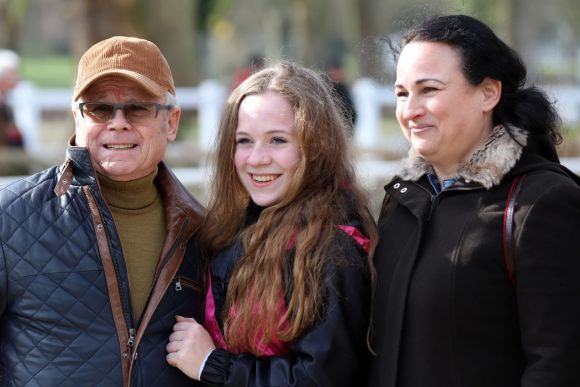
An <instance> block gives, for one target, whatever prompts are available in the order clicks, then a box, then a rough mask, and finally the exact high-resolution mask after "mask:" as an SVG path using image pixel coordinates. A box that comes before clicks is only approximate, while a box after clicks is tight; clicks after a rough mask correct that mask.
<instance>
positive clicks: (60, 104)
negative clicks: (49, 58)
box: [10, 80, 226, 154]
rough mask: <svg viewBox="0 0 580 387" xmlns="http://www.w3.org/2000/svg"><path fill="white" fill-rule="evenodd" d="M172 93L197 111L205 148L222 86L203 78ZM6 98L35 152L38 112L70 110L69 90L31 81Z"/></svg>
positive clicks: (214, 127)
mask: <svg viewBox="0 0 580 387" xmlns="http://www.w3.org/2000/svg"><path fill="white" fill-rule="evenodd" d="M176 94H177V101H178V103H179V105H180V106H181V108H182V109H184V110H197V111H198V115H197V119H198V125H199V128H200V131H199V138H198V142H199V144H200V146H201V147H202V148H203V149H207V148H208V147H209V145H210V143H211V141H212V140H213V137H214V135H215V133H216V131H217V129H218V126H219V120H220V117H221V111H222V107H223V102H224V101H225V98H226V89H225V88H224V87H223V86H222V85H221V84H220V83H219V82H217V81H215V80H207V81H204V82H201V83H200V84H199V86H198V87H188V88H185V87H181V88H180V87H178V88H177V89H176ZM10 100H11V103H12V106H13V107H14V113H15V119H16V122H17V123H18V125H19V127H20V129H21V131H22V135H23V136H24V140H25V145H26V150H27V151H28V152H30V153H31V154H36V152H38V151H40V150H41V149H42V143H41V139H42V136H41V133H40V130H41V128H42V125H41V120H42V112H43V111H61V112H68V111H71V109H72V89H69V88H62V89H42V88H38V87H36V86H35V85H34V84H32V83H31V82H27V81H22V82H20V83H19V84H18V86H17V87H16V89H15V90H14V91H13V92H12V93H11V95H10ZM71 119H72V118H71Z"/></svg>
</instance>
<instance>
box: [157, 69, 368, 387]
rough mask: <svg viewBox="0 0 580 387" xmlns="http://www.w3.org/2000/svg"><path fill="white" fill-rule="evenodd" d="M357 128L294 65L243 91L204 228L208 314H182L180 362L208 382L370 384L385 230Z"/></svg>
mask: <svg viewBox="0 0 580 387" xmlns="http://www.w3.org/2000/svg"><path fill="white" fill-rule="evenodd" d="M348 125H349V123H347V122H346V120H345V119H344V118H343V116H342V115H341V113H340V111H339V110H338V109H337V106H336V104H335V103H334V101H333V97H332V94H331V92H330V90H329V87H328V84H327V83H326V82H325V81H324V80H323V79H322V78H321V77H320V76H319V75H318V74H316V73H315V72H313V71H311V70H308V69H306V68H304V67H302V66H299V65H296V64H293V63H290V62H281V63H279V64H277V65H275V66H272V67H269V68H266V69H263V70H261V71H259V72H258V73H256V74H254V75H252V76H250V77H249V78H248V79H246V80H245V81H244V82H243V83H242V84H241V85H240V86H238V87H237V88H236V89H235V90H234V91H233V93H232V94H231V96H230V97H229V99H228V101H227V103H226V107H225V110H224V114H223V117H222V124H221V127H220V131H219V134H218V139H217V144H216V145H217V147H216V149H215V153H214V156H215V157H214V162H215V165H214V167H215V169H214V170H215V173H214V176H213V179H212V195H211V196H210V197H211V201H210V204H209V206H208V210H207V215H206V218H205V221H204V223H203V225H202V231H201V232H202V244H203V246H204V248H205V252H206V254H207V256H208V257H209V268H208V272H209V274H208V281H207V282H208V283H207V294H206V307H205V321H204V322H203V326H202V325H200V324H198V323H197V322H195V321H194V320H193V319H185V318H182V317H178V318H177V324H176V325H175V327H174V332H173V334H172V335H171V337H170V342H169V344H168V346H167V350H168V356H167V360H168V362H169V363H170V364H172V365H174V366H176V367H179V368H180V369H181V370H182V371H183V372H184V373H186V374H187V375H188V376H190V377H192V378H194V379H201V381H202V382H203V383H205V384H208V385H228V386H313V385H319V386H352V385H354V384H356V382H357V380H360V375H361V366H362V365H363V364H364V365H366V363H365V361H366V360H367V359H368V354H369V351H368V347H367V328H368V323H369V319H370V302H371V291H372V278H373V276H372V273H373V271H372V265H371V263H370V258H369V257H370V251H372V249H373V246H374V244H375V242H376V229H375V224H374V221H373V219H372V217H371V216H370V214H369V212H368V211H367V208H366V200H365V195H364V194H363V191H362V189H361V188H360V187H359V185H358V184H357V182H356V178H355V175H354V172H353V165H352V160H351V159H350V157H349V152H348V140H347V128H348ZM216 347H217V349H214V348H216ZM204 362H205V364H204Z"/></svg>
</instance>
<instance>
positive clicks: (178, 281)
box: [175, 277, 182, 292]
mask: <svg viewBox="0 0 580 387" xmlns="http://www.w3.org/2000/svg"><path fill="white" fill-rule="evenodd" d="M181 289H182V287H181V278H179V277H177V281H175V291H176V292H180V291H181Z"/></svg>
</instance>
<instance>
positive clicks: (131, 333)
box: [127, 328, 136, 348]
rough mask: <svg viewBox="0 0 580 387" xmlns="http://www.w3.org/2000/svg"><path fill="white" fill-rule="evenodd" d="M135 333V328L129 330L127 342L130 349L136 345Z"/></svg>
mask: <svg viewBox="0 0 580 387" xmlns="http://www.w3.org/2000/svg"><path fill="white" fill-rule="evenodd" d="M135 332H136V330H135V328H130V329H129V340H127V345H128V346H129V348H133V345H134V344H135Z"/></svg>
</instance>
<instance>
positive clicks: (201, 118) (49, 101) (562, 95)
mask: <svg viewBox="0 0 580 387" xmlns="http://www.w3.org/2000/svg"><path fill="white" fill-rule="evenodd" d="M546 91H547V92H548V93H549V94H550V95H551V96H552V97H553V98H554V99H555V100H556V106H557V108H558V110H559V112H560V114H561V115H562V118H563V120H564V121H565V122H573V123H579V122H580V87H578V86H554V87H547V88H546ZM176 94H177V101H178V102H179V104H180V106H181V107H182V109H184V110H197V111H198V115H197V117H198V127H199V132H198V133H199V137H198V145H199V147H200V148H201V149H202V150H207V149H208V148H209V146H210V144H211V142H212V141H213V138H214V136H215V134H216V132H217V129H218V127H219V120H220V116H221V111H222V107H223V103H224V101H225V98H226V95H227V88H226V87H224V86H223V85H222V84H220V83H219V82H218V81H216V80H206V81H203V82H201V83H200V84H199V86H198V87H192V88H177V90H176ZM352 94H353V100H354V104H355V108H356V111H357V124H356V130H355V143H356V145H357V146H358V147H359V148H362V149H367V148H375V147H377V146H379V145H380V143H381V141H380V140H381V133H380V126H381V120H382V115H383V111H384V108H389V109H394V106H395V96H394V93H393V89H392V87H391V86H385V85H380V84H378V83H376V82H375V81H373V80H371V79H367V78H361V79H359V80H357V81H356V82H355V83H354V85H353V87H352ZM71 98H72V90H71V89H68V88H66V89H41V88H38V87H36V86H35V85H33V84H32V83H30V82H26V81H23V82H21V83H20V84H19V85H18V87H17V88H16V89H15V90H14V92H13V93H12V95H11V100H12V104H13V106H14V111H15V114H16V120H17V122H18V124H19V125H20V127H21V129H22V132H23V136H24V139H25V142H26V147H27V150H28V151H29V152H31V153H32V154H36V152H38V151H40V150H41V149H42V143H41V138H42V136H41V135H40V132H39V131H40V130H41V127H42V126H41V120H42V112H43V111H50V110H52V111H70V110H71Z"/></svg>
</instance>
